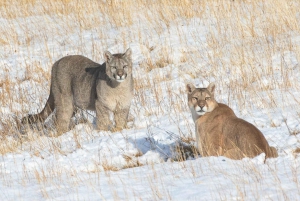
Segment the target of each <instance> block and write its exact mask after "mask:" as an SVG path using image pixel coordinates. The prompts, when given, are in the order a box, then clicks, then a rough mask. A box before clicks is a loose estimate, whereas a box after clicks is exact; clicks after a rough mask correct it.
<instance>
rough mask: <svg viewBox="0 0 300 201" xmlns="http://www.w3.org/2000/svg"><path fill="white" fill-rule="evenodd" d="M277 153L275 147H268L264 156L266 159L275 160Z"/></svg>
mask: <svg viewBox="0 0 300 201" xmlns="http://www.w3.org/2000/svg"><path fill="white" fill-rule="evenodd" d="M277 157H278V152H277V150H276V148H275V147H269V149H268V153H267V154H266V158H277Z"/></svg>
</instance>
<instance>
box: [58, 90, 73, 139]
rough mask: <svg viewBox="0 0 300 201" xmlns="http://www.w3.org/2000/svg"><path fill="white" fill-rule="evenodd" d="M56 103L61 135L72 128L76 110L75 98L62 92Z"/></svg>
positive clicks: (59, 133)
mask: <svg viewBox="0 0 300 201" xmlns="http://www.w3.org/2000/svg"><path fill="white" fill-rule="evenodd" d="M55 103H56V129H57V136H60V135H61V134H63V133H65V132H67V131H68V130H69V128H70V121H71V117H72V115H73V112H74V106H73V98H72V96H71V95H68V96H66V95H63V94H60V95H59V96H58V97H57V99H56V100H55Z"/></svg>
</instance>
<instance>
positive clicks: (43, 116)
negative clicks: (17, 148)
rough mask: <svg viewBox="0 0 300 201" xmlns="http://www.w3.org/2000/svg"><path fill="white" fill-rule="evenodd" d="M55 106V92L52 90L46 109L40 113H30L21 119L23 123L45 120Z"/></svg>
mask: <svg viewBox="0 0 300 201" xmlns="http://www.w3.org/2000/svg"><path fill="white" fill-rule="evenodd" d="M54 108H55V105H54V96H53V93H52V92H51V91H50V95H49V97H48V100H47V102H46V105H45V107H44V109H43V110H42V111H41V112H40V113H39V114H30V115H27V116H26V117H23V118H22V120H21V123H22V124H33V123H37V122H44V121H45V120H46V118H47V117H48V116H49V115H50V114H51V113H52V112H53V110H54Z"/></svg>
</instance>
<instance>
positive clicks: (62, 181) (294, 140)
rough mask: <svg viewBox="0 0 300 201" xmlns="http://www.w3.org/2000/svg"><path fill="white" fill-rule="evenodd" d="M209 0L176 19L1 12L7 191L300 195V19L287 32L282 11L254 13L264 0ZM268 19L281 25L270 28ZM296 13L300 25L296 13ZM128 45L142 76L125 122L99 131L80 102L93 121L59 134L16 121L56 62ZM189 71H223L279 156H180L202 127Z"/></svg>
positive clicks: (24, 194) (40, 99) (42, 96)
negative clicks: (120, 21) (254, 2)
mask: <svg viewBox="0 0 300 201" xmlns="http://www.w3.org/2000/svg"><path fill="white" fill-rule="evenodd" d="M186 2H188V1H186ZM99 4H100V3H99ZM47 5H48V4H47ZM268 5H269V4H268ZM48 6H49V5H48ZM89 6H90V4H89ZM152 6H153V5H152ZM164 6H165V5H164ZM207 6H208V7H207V9H204V10H203V12H204V14H203V16H202V17H198V16H194V17H191V18H184V17H180V16H176V17H175V18H174V19H172V20H170V21H166V20H165V19H161V21H160V20H159V19H160V17H162V16H160V15H158V16H155V15H154V13H151V11H152V10H151V9H149V10H148V11H147V9H145V8H140V9H141V10H140V12H139V13H143V12H145V13H144V14H145V15H142V14H139V15H137V14H136V15H137V16H135V17H136V18H133V21H132V22H131V23H128V24H126V26H123V25H116V24H112V23H111V22H107V23H105V24H103V25H95V26H93V27H90V28H87V27H88V26H87V25H86V26H83V27H85V28H82V25H80V23H82V24H85V23H87V22H91V21H93V20H94V18H101V20H100V21H101V22H105V20H106V19H107V18H105V15H104V14H103V13H98V12H97V11H95V13H86V16H83V15H78V16H79V17H82V18H83V19H84V20H86V21H84V20H82V22H79V21H76V19H78V18H77V17H78V16H77V15H76V12H79V11H77V10H74V12H73V13H69V14H68V15H65V16H61V15H60V14H56V13H52V14H51V13H50V14H49V13H47V14H39V15H34V14H31V15H29V16H22V17H16V18H9V17H7V15H4V14H3V15H1V14H0V24H1V25H0V27H1V32H0V43H1V48H0V119H1V123H0V131H1V133H2V137H1V143H2V144H1V145H0V151H1V153H2V155H1V157H0V192H1V193H0V200H300V157H299V148H300V134H299V133H300V120H299V119H300V118H299V117H300V107H299V104H300V93H299V89H300V87H299V86H300V85H299V81H300V78H299V77H300V69H299V58H300V57H299V56H300V52H298V51H297V50H299V47H300V40H299V38H300V34H299V33H300V32H299V28H298V27H296V28H295V27H294V26H292V25H290V24H289V25H290V30H288V31H286V29H285V26H284V25H286V24H285V22H286V21H284V19H283V18H280V17H282V15H281V13H277V15H275V13H272V12H271V13H268V12H267V13H266V14H265V15H261V16H258V17H257V18H255V19H252V18H251V17H253V16H252V15H254V14H257V13H255V12H258V13H259V12H262V13H264V11H265V10H264V9H267V8H264V7H263V5H261V7H260V9H257V10H256V9H254V10H251V9H250V8H252V7H251V5H248V4H239V6H240V7H239V6H238V5H236V7H235V6H234V5H232V6H233V8H232V11H231V14H232V16H229V17H228V16H227V15H225V16H226V17H227V18H222V17H219V18H218V16H216V11H217V10H218V9H221V11H225V10H226V9H225V7H226V6H225V5H223V7H222V8H217V7H210V6H209V5H207ZM269 6H270V5H269ZM289 6H291V7H292V5H289ZM170 7H172V6H171V5H170ZM41 8H44V7H41V6H40V5H39V4H38V5H37V6H36V9H37V11H36V12H38V11H39V9H41ZM168 8H169V7H168ZM238 8H242V9H241V11H240V12H241V13H242V14H241V13H240V12H239V11H238ZM18 9H20V8H17V10H18ZM222 9H224V10H222ZM267 11H268V10H267ZM99 12H100V11H99ZM146 12H147V15H146ZM166 12H167V11H166ZM252 12H253V13H254V14H253V13H252ZM33 13H34V12H33ZM81 14H82V13H81ZM151 14H152V15H153V21H152V22H151V21H149V19H148V18H147V16H148V15H151ZM210 14H211V15H210ZM292 14H293V13H292ZM292 14H291V15H292ZM235 15H237V16H239V17H240V18H241V19H240V21H239V20H235ZM95 16H96V17H95ZM74 19H75V20H74ZM79 19H80V18H79ZM87 19H89V21H87ZM270 19H274V20H275V21H274V23H275V24H274V26H275V25H277V24H276V23H278V24H279V25H282V30H281V31H278V30H275V31H274V30H273V32H272V31H269V29H270V28H273V27H272V26H270V24H268V20H270ZM289 19H296V23H298V24H299V13H297V15H296V16H294V18H293V17H291V16H290V18H289ZM297 20H298V21H297ZM167 22H168V23H167ZM250 22H251V23H253V24H252V26H253V27H252V31H254V32H255V33H254V35H253V34H252V35H251V33H252V32H251V30H250V29H249V30H247V29H248V28H249V23H250ZM251 23H250V24H251ZM280 23H282V24H280ZM66 27H68V28H66ZM268 28H269V29H268ZM235 29H236V30H235ZM241 30H242V31H241ZM245 30H246V31H245ZM276 31H278V32H279V33H277V32H276ZM275 32H276V33H275ZM241 33H244V34H246V35H243V34H241ZM271 33H272V34H273V35H272V34H271ZM247 34H248V35H247ZM269 34H270V35H269ZM1 35H2V37H1ZM128 47H131V48H132V51H133V62H134V72H133V74H134V77H135V97H134V100H133V101H132V106H131V111H130V122H129V123H128V126H129V129H125V130H122V131H120V132H115V133H111V132H97V131H96V130H95V129H94V116H95V114H94V113H92V112H88V113H85V112H84V115H85V116H86V117H87V118H88V120H89V122H88V123H85V124H78V125H76V126H75V128H74V129H72V130H71V131H69V132H67V133H65V134H63V135H62V136H60V137H57V138H52V137H48V135H50V134H51V131H50V129H44V130H41V131H37V130H32V131H27V132H26V134H25V135H24V136H22V137H19V136H18V135H16V131H15V130H14V128H13V127H14V126H15V124H14V123H12V122H13V121H12V120H13V119H15V118H16V119H20V118H21V117H22V116H24V115H26V114H27V113H36V112H37V111H40V110H41V108H42V107H43V106H44V105H43V104H45V101H46V99H47V97H48V93H49V81H50V77H49V76H50V70H51V65H52V64H53V63H54V61H56V60H58V59H59V58H61V57H63V56H66V55H70V54H82V55H85V56H87V57H89V58H91V59H93V60H95V61H97V62H99V63H102V62H103V61H104V59H103V52H104V51H105V50H110V51H111V52H112V53H117V52H123V51H125V50H126V48H128ZM153 66H155V67H153ZM188 82H190V83H193V84H195V85H197V86H199V87H206V86H207V85H208V83H209V82H215V83H216V86H217V89H216V90H217V92H216V99H217V100H218V101H219V102H223V103H226V104H228V105H229V106H230V107H232V108H233V110H234V111H235V112H236V114H237V115H238V116H239V117H241V118H243V119H245V120H247V121H249V122H251V123H253V124H254V125H256V126H257V127H258V128H259V129H260V130H261V131H262V133H263V134H264V135H265V137H266V139H267V140H268V142H269V144H270V145H271V146H275V147H276V149H277V150H278V153H279V157H278V158H275V159H268V160H267V161H266V162H264V155H263V154H262V155H260V156H257V157H256V158H253V159H249V158H245V159H243V160H240V161H234V160H230V159H227V158H225V157H206V158H202V157H194V156H193V155H190V156H187V158H186V159H187V160H182V159H180V156H179V155H178V152H177V151H176V147H177V145H178V143H180V142H182V143H185V144H193V142H194V141H193V139H194V138H195V133H194V123H193V120H192V117H191V114H190V112H189V109H188V106H187V100H186V99H187V95H186V92H185V84H186V83H188ZM46 124H49V125H50V126H51V119H50V120H48V122H46ZM8 126H11V129H10V127H8ZM183 141H184V142H183ZM297 148H298V153H297V152H295V150H297Z"/></svg>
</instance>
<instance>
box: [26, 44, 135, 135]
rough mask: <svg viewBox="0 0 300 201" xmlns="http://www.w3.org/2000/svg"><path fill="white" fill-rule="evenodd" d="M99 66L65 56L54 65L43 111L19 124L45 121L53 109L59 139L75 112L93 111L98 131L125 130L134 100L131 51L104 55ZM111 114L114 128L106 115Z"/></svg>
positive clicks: (107, 52) (84, 58) (80, 57)
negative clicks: (77, 109)
mask: <svg viewBox="0 0 300 201" xmlns="http://www.w3.org/2000/svg"><path fill="white" fill-rule="evenodd" d="M104 56H105V59H106V61H105V63H103V64H102V65H100V64H98V63H95V62H93V61H92V60H90V59H88V58H86V57H84V56H80V55H73V56H66V57H63V58H61V59H60V60H58V61H57V62H55V63H54V65H53V67H52V72H51V87H50V95H49V98H48V100H47V103H46V106H45V107H44V109H43V110H42V111H41V112H40V113H39V114H35V115H28V116H26V117H24V118H23V119H22V123H30V124H31V123H36V122H37V121H41V122H42V121H44V120H45V119H46V118H47V117H48V116H49V115H50V114H51V113H52V111H53V110H54V109H56V121H57V131H58V135H60V134H62V133H63V132H66V131H67V130H68V129H69V124H70V119H71V117H72V114H73V112H74V108H75V107H78V108H81V109H87V110H92V111H96V116H97V121H96V124H97V128H98V129H99V130H111V129H116V130H120V129H122V128H124V127H126V124H127V119H128V114H129V108H130V104H131V100H132V98H133V78H132V59H131V49H130V48H129V49H127V50H126V52H125V53H123V54H111V53H110V52H109V51H106V52H105V54H104ZM110 112H113V114H114V119H115V128H113V124H112V122H111V121H110V118H109V113H110Z"/></svg>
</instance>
